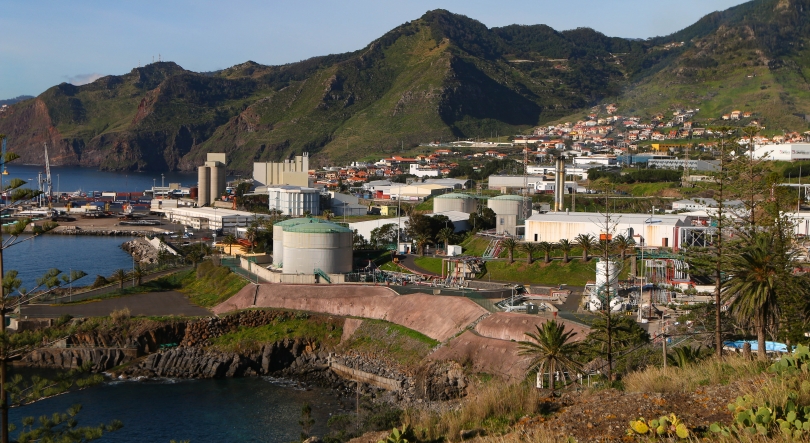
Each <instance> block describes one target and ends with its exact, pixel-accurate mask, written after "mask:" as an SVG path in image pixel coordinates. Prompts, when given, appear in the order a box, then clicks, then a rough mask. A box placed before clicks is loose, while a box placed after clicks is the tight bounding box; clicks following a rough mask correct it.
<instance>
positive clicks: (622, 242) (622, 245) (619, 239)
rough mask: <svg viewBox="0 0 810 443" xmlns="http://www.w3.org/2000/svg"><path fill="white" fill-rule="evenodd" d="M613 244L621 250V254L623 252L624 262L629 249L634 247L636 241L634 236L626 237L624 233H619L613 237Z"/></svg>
mask: <svg viewBox="0 0 810 443" xmlns="http://www.w3.org/2000/svg"><path fill="white" fill-rule="evenodd" d="M613 244H614V245H615V246H616V249H618V250H619V254H621V257H622V262H624V259H625V257H626V255H627V250H628V249H630V248H631V247H633V245H634V244H636V242H635V241H633V238H632V237H625V236H624V235H621V234H619V235H617V236H616V237H614V238H613Z"/></svg>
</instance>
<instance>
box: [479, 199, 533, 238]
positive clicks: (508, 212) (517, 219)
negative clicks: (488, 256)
mask: <svg viewBox="0 0 810 443" xmlns="http://www.w3.org/2000/svg"><path fill="white" fill-rule="evenodd" d="M487 207H488V208H489V209H492V211H493V212H495V232H496V233H498V234H510V235H516V234H517V233H518V232H517V231H518V229H517V227H518V225H522V223H523V220H525V219H526V218H528V217H529V216H530V215H531V213H532V199H531V198H528V197H522V196H520V195H499V196H497V197H493V198H491V199H489V200H487Z"/></svg>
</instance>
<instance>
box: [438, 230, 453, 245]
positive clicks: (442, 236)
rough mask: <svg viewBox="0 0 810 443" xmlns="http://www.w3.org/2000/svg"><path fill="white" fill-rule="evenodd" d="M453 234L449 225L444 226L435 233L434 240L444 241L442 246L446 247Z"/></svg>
mask: <svg viewBox="0 0 810 443" xmlns="http://www.w3.org/2000/svg"><path fill="white" fill-rule="evenodd" d="M453 234H454V232H453V228H451V227H449V226H448V227H444V228H442V229H441V230H440V231H439V233H438V234H436V240H441V242H442V243H444V247H445V249H446V248H447V245H449V244H450V240H451V239H452V238H453Z"/></svg>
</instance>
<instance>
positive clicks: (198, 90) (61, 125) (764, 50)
mask: <svg viewBox="0 0 810 443" xmlns="http://www.w3.org/2000/svg"><path fill="white" fill-rule="evenodd" d="M808 2H810V0H756V1H754V2H751V3H747V4H744V5H742V6H739V7H736V8H732V9H730V10H728V11H724V12H720V13H714V14H711V15H709V16H707V17H704V18H703V19H701V20H700V21H699V22H697V23H696V24H695V25H693V26H691V27H689V28H686V29H684V30H683V31H680V32H678V33H676V34H673V35H671V36H667V37H661V38H655V39H649V40H646V41H638V40H627V39H622V38H612V37H607V36H604V35H602V34H600V33H598V32H596V31H593V30H591V29H576V30H571V31H562V32H558V31H555V30H554V29H552V28H550V27H548V26H544V25H536V26H517V25H513V26H506V27H502V28H491V29H490V28H487V27H486V26H484V25H483V24H481V23H480V22H477V21H475V20H472V19H470V18H467V17H464V16H460V15H455V14H452V13H450V12H447V11H443V10H437V11H431V12H428V13H427V14H425V15H424V16H422V17H421V18H419V19H418V20H414V21H412V22H408V23H405V24H403V25H401V26H399V27H397V28H395V29H393V30H391V31H390V32H388V33H386V34H385V35H383V36H382V37H380V38H378V39H377V40H375V41H373V42H371V43H370V44H369V45H368V46H366V47H365V48H363V49H361V50H358V51H355V52H350V53H345V54H336V55H329V56H324V57H315V58H312V59H309V60H305V61H302V62H299V63H292V64H288V65H282V66H265V65H260V64H257V63H254V62H250V61H249V62H246V63H243V64H240V65H237V66H234V67H231V68H229V69H226V70H223V71H219V72H214V73H194V72H190V71H186V70H184V69H183V68H181V67H180V66H177V65H176V64H174V63H170V62H162V63H153V64H151V65H148V66H145V67H142V68H137V69H133V70H132V71H131V72H130V73H128V74H125V75H122V76H107V77H104V78H101V79H99V80H97V81H95V82H93V83H91V84H88V85H84V86H73V85H70V84H66V83H63V84H61V85H58V86H54V87H52V88H50V89H48V90H47V91H45V92H44V93H43V94H41V95H40V96H39V97H36V98H34V99H31V100H26V101H23V102H21V103H17V104H15V105H12V106H10V107H9V108H8V110H7V111H6V112H4V113H3V114H0V132H2V133H6V134H8V136H9V147H10V148H11V149H13V150H15V151H16V152H18V153H20V155H21V156H22V157H23V160H24V161H26V162H29V163H39V162H42V159H43V155H44V154H43V149H42V143H44V142H47V143H48V146H49V151H50V155H51V159H52V161H53V162H54V163H57V164H78V165H84V166H94V167H95V166H98V167H100V168H103V169H111V170H165V169H184V170H188V169H192V168H193V167H195V166H196V165H198V164H200V162H201V161H202V159H203V157H204V154H205V153H206V152H213V151H225V152H228V153H229V155H230V158H231V164H230V167H231V168H232V169H237V170H249V169H250V164H251V162H252V161H254V160H278V159H282V158H287V157H288V156H290V155H293V154H296V153H300V152H302V151H309V152H310V153H311V154H312V156H313V157H312V159H313V161H314V162H315V163H321V164H329V163H339V162H345V161H348V160H353V159H358V158H362V157H380V156H383V155H386V154H390V153H393V152H397V151H399V150H400V147H401V146H402V145H413V144H415V143H418V142H423V141H429V140H450V139H456V138H471V137H490V136H492V135H494V134H496V133H498V134H501V135H503V134H512V133H517V132H522V131H526V130H528V129H529V128H531V127H533V126H535V125H537V124H542V123H545V122H548V121H553V120H558V119H560V118H563V117H565V116H570V115H574V114H576V113H577V112H579V111H580V110H585V109H589V108H590V107H591V106H593V105H594V104H597V103H599V102H600V101H601V100H604V99H611V100H617V101H618V102H619V103H620V104H621V106H622V107H623V108H624V109H630V108H632V109H634V110H639V112H645V110H649V111H650V112H653V111H654V110H655V111H662V110H663V109H659V108H662V107H664V108H665V107H667V106H673V105H676V104H683V105H684V106H693V105H692V103H695V104H699V105H701V114H703V113H704V111H711V112H713V111H717V110H721V109H725V107H728V106H731V107H734V106H736V107H738V108H741V109H747V108H744V106H743V105H745V102H738V98H739V97H745V99H744V100H748V97H751V103H748V104H749V105H754V104H757V106H759V105H758V103H760V101H762V100H765V101H766V102H767V104H768V107H767V109H772V110H773V112H771V111H768V112H771V113H772V114H773V115H774V117H773V118H774V119H776V118H782V117H781V116H782V115H787V117H784V119H785V124H786V125H787V124H791V125H798V124H799V121H800V120H799V118H798V117H791V116H790V114H793V113H805V112H806V113H810V109H807V110H806V109H805V106H806V105H805V103H807V102H806V101H805V100H803V98H804V97H805V96H806V94H807V93H808V92H807V82H806V81H805V80H804V75H807V74H810V72H808V71H807V69H808V68H807V67H808V66H810V63H808V62H810V60H808V59H807V54H806V52H805V51H806V50H805V43H806V41H807V35H808V32H807V31H808V29H807V23H808V21H807V12H806V11H807V10H808V8H809V7H810V5H809V4H808ZM681 41H683V42H684V44H683V45H679V44H675V45H673V44H672V43H673V42H681ZM751 72H754V73H755V76H754V77H750V78H754V79H756V81H757V82H758V83H756V84H753V83H754V82H750V81H747V80H742V79H741V78H739V76H740V74H742V73H746V76H743V77H744V78H746V79H748V78H749V77H747V75H748V74H750V73H751ZM766 77H767V80H768V83H767V85H766V84H765V83H764V82H765V80H766ZM731 80H734V81H733V82H732V81H731ZM761 86H766V87H765V88H761ZM802 88H803V89H802ZM765 97H767V98H765ZM754 99H756V100H759V101H756V102H755V101H754ZM712 106H714V108H712ZM767 109H766V107H765V106H764V105H763V107H762V108H761V110H760V111H758V112H763V113H765V112H766V110H767ZM769 115H770V114H769ZM769 118H770V117H769ZM774 121H776V120H774Z"/></svg>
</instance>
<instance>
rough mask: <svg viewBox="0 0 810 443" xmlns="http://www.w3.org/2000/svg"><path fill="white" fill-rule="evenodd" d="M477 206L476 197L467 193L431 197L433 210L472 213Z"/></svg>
mask: <svg viewBox="0 0 810 443" xmlns="http://www.w3.org/2000/svg"><path fill="white" fill-rule="evenodd" d="M477 207H478V199H477V198H475V197H473V196H472V195H469V194H455V193H452V194H442V195H437V196H436V197H434V198H433V212H447V211H457V212H466V213H467V214H472V213H473V212H475V210H476V209H477Z"/></svg>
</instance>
